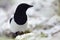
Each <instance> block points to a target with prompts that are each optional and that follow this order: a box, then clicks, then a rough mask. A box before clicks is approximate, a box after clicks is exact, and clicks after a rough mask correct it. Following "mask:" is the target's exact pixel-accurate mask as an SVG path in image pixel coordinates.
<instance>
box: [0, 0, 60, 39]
mask: <svg viewBox="0 0 60 40" xmlns="http://www.w3.org/2000/svg"><path fill="white" fill-rule="evenodd" d="M21 3H27V4H30V5H33V6H34V7H32V8H29V9H28V10H27V11H26V14H27V15H28V25H27V26H28V28H29V30H30V31H31V33H29V34H26V35H22V36H23V37H22V36H17V37H16V40H24V38H25V39H29V40H43V39H41V37H39V36H37V35H40V34H41V32H43V34H44V35H45V34H47V35H48V37H47V38H44V39H46V40H49V39H50V38H52V37H53V40H55V39H54V37H55V36H54V35H55V34H56V33H58V32H59V31H60V12H59V11H58V9H59V8H58V5H59V3H58V0H0V35H3V34H5V33H7V32H8V31H9V29H10V25H9V23H8V22H9V20H10V18H11V17H12V16H13V15H14V12H15V10H16V7H17V6H18V5H19V4H21ZM35 33H36V35H35ZM58 34H59V33H58ZM52 35H53V36H52ZM56 35H57V34H56ZM31 36H32V37H31ZM20 37H21V39H20ZM28 37H29V38H28ZM36 37H37V38H36ZM58 38H60V36H59V37H58ZM58 38H57V39H58ZM57 39H56V40H57Z"/></svg>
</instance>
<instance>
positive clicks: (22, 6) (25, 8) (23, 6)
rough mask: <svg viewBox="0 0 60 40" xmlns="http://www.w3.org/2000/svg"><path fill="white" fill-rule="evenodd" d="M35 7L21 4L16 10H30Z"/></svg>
mask: <svg viewBox="0 0 60 40" xmlns="http://www.w3.org/2000/svg"><path fill="white" fill-rule="evenodd" d="M30 7H33V6H32V5H29V4H26V3H21V4H19V5H18V7H17V9H16V10H25V11H26V10H27V9H28V8H30Z"/></svg>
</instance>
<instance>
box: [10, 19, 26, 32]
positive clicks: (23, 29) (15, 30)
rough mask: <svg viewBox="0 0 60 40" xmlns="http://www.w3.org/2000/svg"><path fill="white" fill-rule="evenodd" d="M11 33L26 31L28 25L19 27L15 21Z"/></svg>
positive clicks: (11, 25) (12, 23)
mask: <svg viewBox="0 0 60 40" xmlns="http://www.w3.org/2000/svg"><path fill="white" fill-rule="evenodd" d="M10 27H11V29H10V30H11V31H12V32H17V31H25V30H26V29H27V23H25V24H24V25H18V24H16V23H15V22H14V19H13V20H12V22H11V24H10Z"/></svg>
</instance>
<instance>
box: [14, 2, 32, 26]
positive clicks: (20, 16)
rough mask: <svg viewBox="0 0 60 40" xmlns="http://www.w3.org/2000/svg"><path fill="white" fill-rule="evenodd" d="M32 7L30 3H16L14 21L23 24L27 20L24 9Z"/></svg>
mask: <svg viewBox="0 0 60 40" xmlns="http://www.w3.org/2000/svg"><path fill="white" fill-rule="evenodd" d="M29 7H32V6H31V5H28V4H25V3H22V4H20V5H18V7H17V9H16V12H15V14H14V21H15V22H16V23H17V24H18V25H23V24H25V23H26V21H27V15H26V10H27V9H28V8H29Z"/></svg>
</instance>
